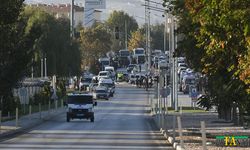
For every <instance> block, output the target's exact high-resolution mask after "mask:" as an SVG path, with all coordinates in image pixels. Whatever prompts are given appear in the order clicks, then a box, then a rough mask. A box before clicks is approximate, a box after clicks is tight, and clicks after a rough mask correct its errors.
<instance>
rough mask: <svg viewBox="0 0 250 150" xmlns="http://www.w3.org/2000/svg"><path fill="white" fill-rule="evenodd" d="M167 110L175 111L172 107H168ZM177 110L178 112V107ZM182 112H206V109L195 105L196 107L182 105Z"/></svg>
mask: <svg viewBox="0 0 250 150" xmlns="http://www.w3.org/2000/svg"><path fill="white" fill-rule="evenodd" d="M163 110H164V109H163ZM168 112H175V110H174V109H173V108H172V107H168ZM179 112H180V108H179ZM182 112H183V113H204V112H207V111H206V110H204V109H200V108H198V107H196V108H193V107H182Z"/></svg>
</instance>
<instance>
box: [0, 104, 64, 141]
mask: <svg viewBox="0 0 250 150" xmlns="http://www.w3.org/2000/svg"><path fill="white" fill-rule="evenodd" d="M63 112H65V108H58V109H50V111H48V110H47V111H42V112H41V115H40V112H36V113H33V114H31V115H25V116H21V117H20V118H19V119H18V126H17V127H16V119H14V120H10V121H6V122H2V123H1V126H0V140H3V139H4V138H7V137H9V136H12V135H15V134H18V133H22V132H25V131H26V130H29V129H31V128H33V127H36V126H38V125H40V124H42V123H43V122H45V121H46V120H49V119H51V118H53V117H55V116H57V115H59V114H61V113H63Z"/></svg>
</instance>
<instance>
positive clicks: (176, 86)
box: [173, 18, 179, 111]
mask: <svg viewBox="0 0 250 150" xmlns="http://www.w3.org/2000/svg"><path fill="white" fill-rule="evenodd" d="M173 24H174V31H175V32H176V30H177V22H176V18H174V19H173ZM174 36H175V40H174V41H175V49H174V51H176V49H177V46H178V45H177V33H176V34H174ZM174 65H175V70H174V77H175V93H174V94H175V96H174V97H175V111H178V105H179V104H178V73H177V72H178V66H177V57H176V56H175V57H174Z"/></svg>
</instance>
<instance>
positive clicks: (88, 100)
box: [67, 95, 93, 104]
mask: <svg viewBox="0 0 250 150" xmlns="http://www.w3.org/2000/svg"><path fill="white" fill-rule="evenodd" d="M67 102H68V104H93V99H92V96H86V95H85V96H68V99H67Z"/></svg>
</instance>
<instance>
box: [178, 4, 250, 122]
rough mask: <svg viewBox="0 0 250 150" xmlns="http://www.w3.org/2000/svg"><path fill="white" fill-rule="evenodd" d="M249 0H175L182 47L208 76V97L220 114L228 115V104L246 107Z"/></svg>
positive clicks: (247, 98)
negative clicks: (182, 38)
mask: <svg viewBox="0 0 250 150" xmlns="http://www.w3.org/2000/svg"><path fill="white" fill-rule="evenodd" d="M249 2H250V1H249V0H246V1H244V0H237V1H233V0H213V1H205V0H189V1H178V2H177V3H176V6H177V7H176V10H177V11H176V12H177V15H178V16H179V18H180V28H179V31H180V33H182V34H184V35H185V37H184V40H182V41H181V42H180V44H179V45H180V47H179V50H181V48H183V49H184V53H185V56H186V57H187V58H188V60H189V62H190V64H192V65H193V66H194V67H195V68H196V70H200V71H202V72H203V73H204V74H206V76H207V77H208V81H209V82H208V89H207V94H208V95H209V98H208V99H207V100H208V101H210V103H212V104H215V105H217V106H218V109H219V110H218V111H219V114H220V116H222V117H223V118H225V119H228V118H230V112H231V107H233V105H237V106H238V107H239V108H240V112H243V111H244V110H246V109H249V101H250V99H249V94H247V91H248V89H249V84H248V81H247V79H248V78H249V70H248V69H247V68H249V63H248V64H247V63H244V62H247V60H248V58H249V47H248V45H249V43H248V42H247V39H248V38H249V24H250V21H249V20H250V19H249V17H248V16H249V12H250V11H249V8H250V7H249Z"/></svg>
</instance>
